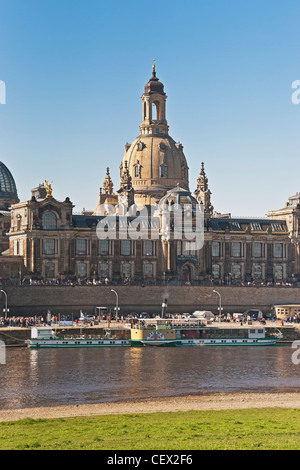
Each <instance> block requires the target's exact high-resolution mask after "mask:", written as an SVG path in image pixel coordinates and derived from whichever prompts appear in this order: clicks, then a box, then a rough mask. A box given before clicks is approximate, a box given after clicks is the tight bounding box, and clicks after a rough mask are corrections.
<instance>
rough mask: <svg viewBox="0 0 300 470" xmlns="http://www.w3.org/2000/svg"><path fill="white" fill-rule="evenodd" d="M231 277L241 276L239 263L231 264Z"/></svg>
mask: <svg viewBox="0 0 300 470" xmlns="http://www.w3.org/2000/svg"><path fill="white" fill-rule="evenodd" d="M232 277H233V279H240V278H241V265H240V264H233V265H232Z"/></svg>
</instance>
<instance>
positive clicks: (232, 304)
mask: <svg viewBox="0 0 300 470" xmlns="http://www.w3.org/2000/svg"><path fill="white" fill-rule="evenodd" d="M112 288H113V290H115V291H116V292H117V294H118V307H119V309H120V310H119V313H120V314H123V315H127V314H129V313H133V312H135V313H140V312H147V313H154V314H156V315H157V314H161V312H162V303H163V302H164V301H165V299H166V300H167V302H166V303H167V308H166V313H168V314H175V313H179V314H183V313H189V314H191V313H193V312H194V311H195V310H209V311H212V312H218V309H219V308H220V301H221V309H222V312H223V313H244V312H246V311H247V310H249V309H257V310H261V311H262V312H263V313H265V314H273V315H274V312H275V306H276V305H288V304H299V298H300V288H299V287H290V286H289V287H285V286H272V287H271V286H268V287H266V286H260V287H254V286H251V287H250V286H247V287H240V286H238V287H237V286H183V287H179V286H176V285H148V286H142V285H140V286H138V285H117V286H112V285H101V286H97V285H73V287H71V285H61V284H59V285H35V286H30V285H19V286H11V285H10V286H2V289H1V290H3V291H4V292H5V293H6V295H7V307H8V309H9V316H35V315H37V316H40V315H46V314H47V312H48V311H49V310H50V311H51V314H53V315H58V314H59V313H61V314H71V313H73V314H74V315H77V316H78V315H79V313H80V310H82V312H83V313H85V314H88V315H95V312H96V309H97V307H105V308H107V309H108V310H112V311H113V309H114V308H115V306H116V296H115V293H114V292H112ZM218 294H219V295H218ZM219 296H220V297H219ZM0 299H1V301H2V308H5V300H6V297H5V295H4V294H3V295H1V298H0Z"/></svg>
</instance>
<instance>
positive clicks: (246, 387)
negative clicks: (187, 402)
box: [0, 345, 300, 409]
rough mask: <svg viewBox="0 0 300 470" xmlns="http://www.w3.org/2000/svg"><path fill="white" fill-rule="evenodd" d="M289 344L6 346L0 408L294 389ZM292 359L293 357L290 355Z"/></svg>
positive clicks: (297, 374) (298, 371) (299, 376)
mask: <svg viewBox="0 0 300 470" xmlns="http://www.w3.org/2000/svg"><path fill="white" fill-rule="evenodd" d="M294 352H295V350H293V349H292V348H291V346H290V345H285V346H269V347H268V346H260V347H251V346H250V347H249V346H242V347H226V346H225V347H224V346H222V347H181V348H96V349H85V348H82V349H45V350H32V349H27V348H8V349H7V353H6V364H5V365H0V408H2V409H3V408H25V407H36V406H56V405H70V404H82V403H97V402H98V403H99V402H106V401H119V400H124V399H126V400H130V399H136V398H151V397H152V398H153V397H165V396H180V395H188V394H201V393H208V392H292V391H300V364H299V365H296V364H294V363H293V361H292V354H293V353H294ZM294 362H295V361H294Z"/></svg>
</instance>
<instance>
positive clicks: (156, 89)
mask: <svg viewBox="0 0 300 470" xmlns="http://www.w3.org/2000/svg"><path fill="white" fill-rule="evenodd" d="M154 93H158V94H160V95H165V92H164V85H163V84H162V83H161V82H160V81H159V80H158V78H157V76H156V72H155V70H153V72H152V77H151V78H150V80H149V82H148V83H146V85H145V95H151V94H154Z"/></svg>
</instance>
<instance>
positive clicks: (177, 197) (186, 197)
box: [158, 185, 198, 210]
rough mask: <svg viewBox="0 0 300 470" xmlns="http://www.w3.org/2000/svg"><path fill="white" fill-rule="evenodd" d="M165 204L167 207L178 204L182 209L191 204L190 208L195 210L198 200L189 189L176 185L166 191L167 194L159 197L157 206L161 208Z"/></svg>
mask: <svg viewBox="0 0 300 470" xmlns="http://www.w3.org/2000/svg"><path fill="white" fill-rule="evenodd" d="M165 205H166V206H167V207H172V206H173V205H174V206H175V207H176V206H177V207H178V206H180V207H181V208H183V209H185V208H186V209H187V206H191V209H192V210H195V209H196V208H197V206H198V202H197V199H196V198H194V196H192V195H191V193H190V191H188V190H186V189H183V188H181V187H180V186H179V185H177V187H176V188H173V189H171V190H170V191H168V192H167V194H166V195H165V196H163V197H162V198H161V199H160V201H159V203H158V207H159V208H162V207H164V206H165Z"/></svg>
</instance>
